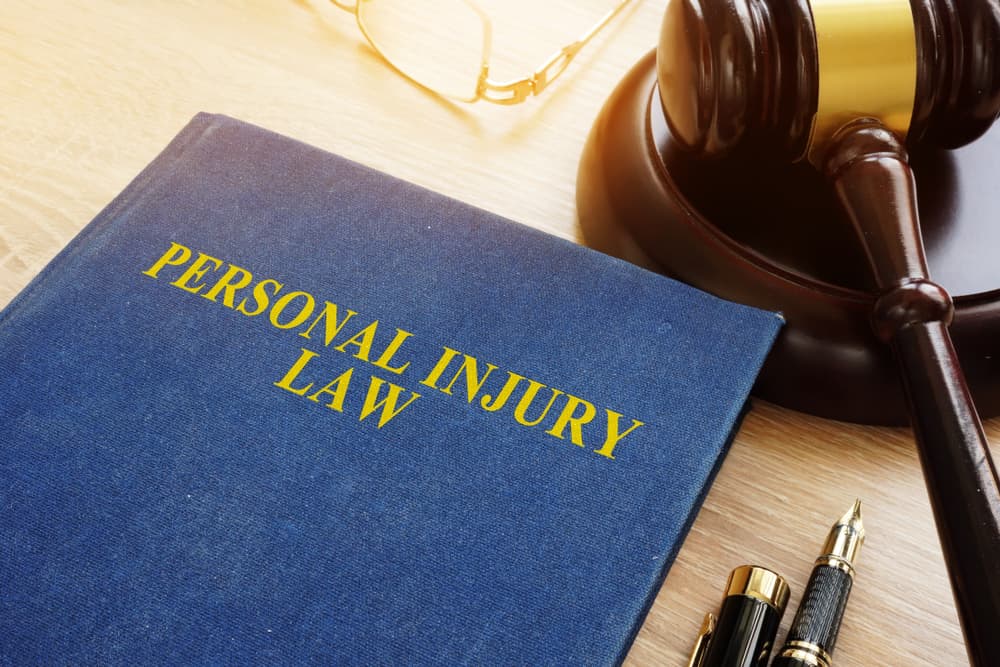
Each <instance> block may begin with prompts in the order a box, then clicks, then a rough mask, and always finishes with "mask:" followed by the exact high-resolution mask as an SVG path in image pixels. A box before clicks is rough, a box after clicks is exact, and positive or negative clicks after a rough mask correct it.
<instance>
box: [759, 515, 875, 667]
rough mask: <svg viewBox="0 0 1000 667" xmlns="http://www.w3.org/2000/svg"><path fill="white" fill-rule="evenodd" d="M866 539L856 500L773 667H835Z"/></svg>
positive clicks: (833, 533) (829, 543)
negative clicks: (857, 563) (835, 653)
mask: <svg viewBox="0 0 1000 667" xmlns="http://www.w3.org/2000/svg"><path fill="white" fill-rule="evenodd" d="M864 540H865V527H864V524H863V523H862V522H861V501H860V500H856V501H854V507H852V508H851V509H849V510H848V511H847V513H846V514H844V516H842V517H841V518H840V519H839V520H838V521H837V523H836V524H834V526H833V528H832V529H831V530H830V535H829V536H828V537H827V538H826V544H825V545H824V546H823V553H822V554H821V555H820V557H819V558H817V559H816V564H815V566H814V567H813V571H812V575H811V576H810V577H809V583H808V584H807V585H806V590H805V592H804V593H803V594H802V602H801V603H800V605H799V609H798V611H797V612H796V613H795V619H794V620H793V621H792V626H791V628H790V629H789V631H788V638H787V639H786V640H785V645H784V646H783V647H782V649H781V651H780V652H779V653H778V657H777V658H775V660H774V664H773V665H772V666H771V667H831V665H832V657H831V656H832V655H833V646H834V643H835V642H836V641H837V632H839V630H840V621H841V619H842V618H843V616H844V610H845V608H846V607H847V597H848V596H849V595H850V593H851V585H852V584H853V582H854V562H855V561H856V560H857V557H858V552H859V551H860V550H861V545H862V543H864Z"/></svg>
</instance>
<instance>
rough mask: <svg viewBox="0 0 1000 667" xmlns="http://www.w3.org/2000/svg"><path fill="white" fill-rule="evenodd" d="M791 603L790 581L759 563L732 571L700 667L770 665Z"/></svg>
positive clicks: (758, 666)
mask: <svg viewBox="0 0 1000 667" xmlns="http://www.w3.org/2000/svg"><path fill="white" fill-rule="evenodd" d="M787 604H788V584H786V583H785V580H784V579H782V578H781V576H779V575H778V574H776V573H774V572H772V571H771V570H768V569H767V568H763V567H759V566H757V565H742V566H740V567H738V568H736V569H735V570H733V571H732V572H731V573H730V574H729V581H728V582H727V584H726V596H725V598H723V600H722V607H721V608H720V609H719V617H718V620H717V621H716V623H715V628H714V630H713V632H712V637H711V639H710V640H709V642H708V645H707V647H706V649H705V654H704V657H703V658H701V659H700V660H699V661H698V662H697V663H696V664H698V665H699V667H766V665H767V661H768V658H769V657H770V655H771V648H772V647H773V645H774V636H775V634H776V633H777V631H778V624H779V623H780V622H781V616H782V614H784V613H785V605H787Z"/></svg>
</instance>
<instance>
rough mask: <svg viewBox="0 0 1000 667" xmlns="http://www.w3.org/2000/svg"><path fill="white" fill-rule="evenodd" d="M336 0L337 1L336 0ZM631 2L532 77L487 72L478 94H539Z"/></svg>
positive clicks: (514, 98)
mask: <svg viewBox="0 0 1000 667" xmlns="http://www.w3.org/2000/svg"><path fill="white" fill-rule="evenodd" d="M333 1H334V2H336V0H333ZM631 2H632V0H620V1H619V3H618V4H617V5H616V6H615V7H613V8H611V9H610V10H609V11H608V13H607V14H605V15H604V16H603V17H601V19H600V20H599V21H598V22H597V23H595V24H594V25H593V26H592V27H591V28H590V30H588V31H587V32H585V33H583V34H582V35H580V36H579V37H578V38H577V39H576V41H574V42H572V43H570V44H567V45H566V46H564V47H562V48H561V49H559V50H558V51H556V52H555V53H554V54H552V56H551V57H549V59H548V60H546V61H545V62H544V63H543V64H542V65H541V67H539V68H538V69H536V70H535V72H534V73H533V74H532V75H531V76H530V77H527V78H524V79H517V80H515V81H504V82H499V81H490V80H489V79H488V78H487V77H485V76H484V77H483V79H482V80H481V81H480V84H479V87H480V90H479V96H480V97H481V98H482V99H484V100H486V101H487V102H493V103H494V104H518V103H520V102H523V101H524V100H526V99H527V98H528V97H529V96H531V95H538V94H539V93H541V92H542V91H543V90H545V88H546V87H547V86H548V85H549V84H550V83H552V82H553V81H555V79H556V78H557V77H558V76H559V75H560V74H562V73H563V72H564V71H565V70H566V68H567V67H568V66H569V63H570V61H572V60H573V58H575V57H576V54H577V53H579V52H580V49H582V48H583V47H584V46H586V45H587V43H588V42H589V41H590V40H591V39H593V38H594V35H596V34H597V33H599V32H600V31H601V30H602V29H604V27H605V26H607V25H608V23H610V22H611V20H612V19H613V18H615V17H616V16H617V15H618V14H619V13H620V12H621V11H622V10H623V9H625V7H626V6H627V5H628V4H629V3H631ZM497 93H499V94H497Z"/></svg>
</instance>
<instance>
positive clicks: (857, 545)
mask: <svg viewBox="0 0 1000 667" xmlns="http://www.w3.org/2000/svg"><path fill="white" fill-rule="evenodd" d="M864 541H865V525H864V523H863V522H862V521H861V500H860V499H859V500H855V501H854V506H853V507H852V508H851V509H849V510H847V512H846V513H845V514H844V516H842V517H840V519H838V520H837V523H835V524H834V525H833V528H831V529H830V535H829V536H828V537H827V538H826V544H825V545H824V546H823V555H822V556H820V557H819V558H817V559H816V563H817V564H819V563H821V562H822V563H824V564H826V565H831V566H833V567H839V568H841V569H842V570H844V571H845V572H847V573H848V574H849V575H851V576H852V577H853V576H854V561H856V560H857V558H858V553H859V552H860V551H861V545H862V544H864Z"/></svg>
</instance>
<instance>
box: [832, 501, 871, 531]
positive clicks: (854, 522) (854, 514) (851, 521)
mask: <svg viewBox="0 0 1000 667" xmlns="http://www.w3.org/2000/svg"><path fill="white" fill-rule="evenodd" d="M837 525H838V526H850V527H851V528H853V529H854V530H855V531H857V532H858V533H859V534H860V535H861V538H862V539H864V536H865V524H864V523H862V521H861V499H860V498H858V499H857V500H855V501H854V506H853V507H851V509H849V510H847V512H846V513H845V514H844V516H842V517H840V520H839V521H837Z"/></svg>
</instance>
